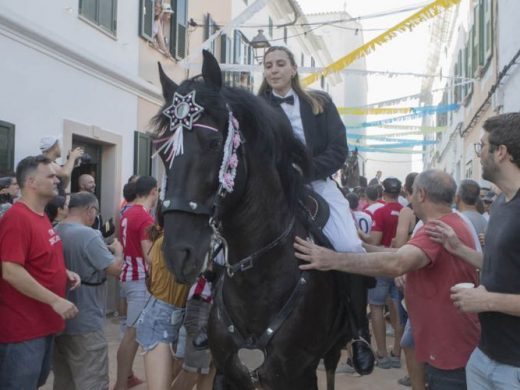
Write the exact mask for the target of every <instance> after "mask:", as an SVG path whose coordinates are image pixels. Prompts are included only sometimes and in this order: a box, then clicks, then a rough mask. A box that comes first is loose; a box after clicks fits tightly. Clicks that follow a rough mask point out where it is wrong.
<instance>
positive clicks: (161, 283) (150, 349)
mask: <svg viewBox="0 0 520 390" xmlns="http://www.w3.org/2000/svg"><path fill="white" fill-rule="evenodd" d="M157 221H158V223H159V227H153V228H152V229H151V231H150V236H151V239H152V240H153V245H152V248H151V250H150V258H151V266H150V271H149V272H150V274H149V284H148V288H149V290H150V294H151V296H150V299H149V300H148V302H147V303H146V305H145V307H144V309H143V311H142V312H141V315H140V316H139V319H138V320H137V337H136V339H137V342H138V343H139V345H141V347H142V348H143V351H144V352H143V355H144V368H145V374H146V380H147V385H148V387H147V388H148V389H149V390H163V389H169V388H170V385H171V383H172V381H173V349H172V347H173V345H174V344H175V343H176V341H177V337H178V334H179V328H180V326H181V325H182V321H183V318H184V307H185V306H186V298H187V296H188V286H185V285H182V284H179V283H177V282H176V281H175V278H174V276H173V274H171V273H170V272H169V271H168V269H167V268H166V263H165V261H164V256H163V253H162V246H163V234H162V225H163V220H162V217H161V207H160V206H159V205H158V207H157Z"/></svg>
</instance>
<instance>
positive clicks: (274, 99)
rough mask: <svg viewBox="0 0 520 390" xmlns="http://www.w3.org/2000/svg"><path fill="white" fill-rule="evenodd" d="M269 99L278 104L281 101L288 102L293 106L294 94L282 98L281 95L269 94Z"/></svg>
mask: <svg viewBox="0 0 520 390" xmlns="http://www.w3.org/2000/svg"><path fill="white" fill-rule="evenodd" d="M271 100H272V101H273V102H274V103H276V104H278V105H280V104H282V103H287V104H290V105H291V106H294V95H290V96H286V97H284V98H281V97H278V96H275V95H271Z"/></svg>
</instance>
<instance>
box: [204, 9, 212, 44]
mask: <svg viewBox="0 0 520 390" xmlns="http://www.w3.org/2000/svg"><path fill="white" fill-rule="evenodd" d="M210 23H211V17H210V16H209V14H207V15H206V17H205V18H204V40H205V41H206V40H207V39H208V38H209V36H210V31H209V29H210Z"/></svg>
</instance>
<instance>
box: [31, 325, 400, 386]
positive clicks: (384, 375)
mask: <svg viewBox="0 0 520 390" xmlns="http://www.w3.org/2000/svg"><path fill="white" fill-rule="evenodd" d="M105 331H106V334H107V337H108V345H109V366H110V388H112V386H113V385H114V379H115V377H116V353H117V347H118V345H119V338H118V332H119V323H118V321H117V320H116V319H114V318H111V317H109V318H108V319H107V321H106V325H105ZM392 341H393V340H392V338H390V337H389V338H387V342H388V344H389V345H390V344H391V342H392ZM341 361H342V362H343V361H345V359H344V358H342V360H341ZM403 365H404V358H403ZM134 372H135V375H136V376H138V377H139V378H143V379H144V377H145V375H144V366H143V358H142V357H141V356H140V355H139V352H138V355H137V356H136V358H135V363H134ZM404 374H405V370H404V367H403V368H401V369H389V370H382V369H380V368H377V367H376V368H375V369H374V372H373V373H372V374H371V375H369V376H365V377H359V376H357V375H348V374H337V375H336V389H337V390H343V389H345V390H381V389H384V390H404V389H406V387H403V386H400V385H399V384H398V383H397V380H398V379H399V378H401V377H402V376H403V375H404ZM52 383H53V377H52V374H51V375H50V377H49V379H48V380H47V384H46V385H45V386H43V387H42V388H41V390H52ZM318 383H319V389H320V390H325V389H326V380H325V372H324V371H318ZM146 388H147V387H146V383H145V384H142V385H140V386H137V387H134V388H133V389H135V390H145V389H146ZM187 390H190V389H187Z"/></svg>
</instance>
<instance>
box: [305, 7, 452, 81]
mask: <svg viewBox="0 0 520 390" xmlns="http://www.w3.org/2000/svg"><path fill="white" fill-rule="evenodd" d="M460 1H461V0H436V1H434V2H432V3H430V4H428V5H427V6H426V7H424V8H422V9H420V10H419V11H418V12H416V13H414V14H413V15H411V16H409V17H408V18H406V19H405V20H403V21H402V22H400V23H398V24H396V25H395V26H393V27H391V28H390V29H388V30H386V31H385V32H384V33H382V34H380V35H378V36H377V37H375V38H374V39H372V40H370V41H369V42H367V43H365V44H363V45H361V46H360V47H359V48H357V49H355V50H353V51H352V52H350V53H348V54H347V55H345V56H343V57H341V58H340V59H339V60H337V61H335V62H333V63H332V64H330V65H328V66H326V67H325V68H324V69H323V70H322V71H321V72H316V73H313V74H311V75H309V76H307V77H305V78H304V79H303V80H302V84H303V85H304V86H309V85H311V84H312V83H314V82H316V81H318V80H319V79H320V77H321V76H327V75H329V74H331V73H336V72H339V71H341V70H342V69H344V68H346V67H347V66H349V65H350V64H352V63H353V62H354V61H356V60H358V59H360V58H362V57H365V56H366V55H367V54H369V53H371V52H372V51H374V50H375V49H376V48H377V46H380V45H382V44H384V43H387V42H389V41H390V40H392V39H393V38H395V37H396V36H397V35H398V33H399V32H407V31H411V30H413V28H414V27H416V26H418V25H419V24H421V23H422V22H424V21H426V20H429V19H431V18H433V17H435V16H437V15H438V14H440V13H441V12H442V11H443V10H445V9H448V8H450V7H452V6H454V5H457V4H459V3H460Z"/></svg>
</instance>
